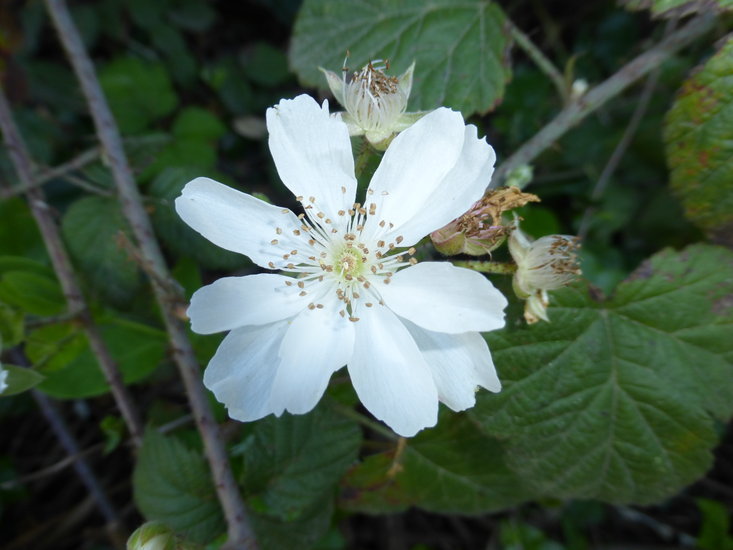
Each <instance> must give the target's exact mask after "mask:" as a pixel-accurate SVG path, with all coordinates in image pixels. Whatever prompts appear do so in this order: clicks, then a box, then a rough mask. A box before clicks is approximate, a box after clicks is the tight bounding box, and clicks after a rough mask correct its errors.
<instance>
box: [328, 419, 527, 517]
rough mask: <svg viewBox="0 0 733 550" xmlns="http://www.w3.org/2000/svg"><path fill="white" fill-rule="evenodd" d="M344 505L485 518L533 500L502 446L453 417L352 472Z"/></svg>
mask: <svg viewBox="0 0 733 550" xmlns="http://www.w3.org/2000/svg"><path fill="white" fill-rule="evenodd" d="M342 485H343V487H342V492H341V494H342V496H341V500H340V505H341V506H343V507H346V508H347V509H350V510H355V511H357V510H358V511H362V512H368V513H384V512H385V511H392V512H397V511H401V510H404V509H405V508H407V507H408V506H419V507H420V508H423V509H425V510H430V511H433V512H440V513H449V514H479V513H485V512H489V511H492V510H500V509H503V508H509V507H511V506H514V505H516V504H518V503H520V502H522V501H525V500H529V499H530V498H531V497H532V495H531V494H530V493H529V492H528V490H527V488H526V486H525V485H524V483H523V482H522V480H521V478H520V477H518V476H516V475H515V474H514V473H513V472H512V471H511V470H510V469H509V467H508V466H507V462H506V457H505V452H504V450H503V449H502V447H501V445H500V444H499V442H498V441H497V440H495V439H493V438H491V437H487V436H486V435H484V434H482V433H481V432H480V431H479V430H478V429H477V428H476V426H475V425H474V424H473V423H471V422H470V421H469V420H468V419H467V418H466V417H465V416H464V415H457V414H453V413H448V414H445V415H442V416H441V420H440V422H439V423H438V426H437V427H435V428H432V429H430V430H425V431H423V432H421V433H420V434H418V435H417V437H415V438H413V439H409V440H407V442H406V448H405V449H404V451H400V450H399V448H396V449H393V450H391V451H388V452H386V453H380V454H376V455H371V456H369V457H368V458H367V459H366V460H365V461H364V462H363V463H362V464H360V465H359V466H358V467H356V468H353V469H352V470H351V471H349V473H348V475H347V476H346V478H345V480H344V482H343V483H342Z"/></svg>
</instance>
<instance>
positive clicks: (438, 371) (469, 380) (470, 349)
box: [403, 320, 501, 411]
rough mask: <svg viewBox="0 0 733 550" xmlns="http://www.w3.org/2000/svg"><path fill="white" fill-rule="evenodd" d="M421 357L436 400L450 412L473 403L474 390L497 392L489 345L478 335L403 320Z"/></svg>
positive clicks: (497, 379)
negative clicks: (437, 328)
mask: <svg viewBox="0 0 733 550" xmlns="http://www.w3.org/2000/svg"><path fill="white" fill-rule="evenodd" d="M403 322H404V323H405V326H406V327H407V329H408V330H409V331H410V334H411V335H412V337H413V338H414V339H415V343H416V344H417V347H418V348H420V351H421V352H422V354H423V357H424V358H425V361H426V362H427V364H428V366H429V367H430V370H431V372H432V374H433V380H435V385H436V386H437V388H438V396H439V397H440V400H441V401H442V402H443V403H445V404H446V405H448V407H450V408H451V409H453V410H454V411H463V410H465V409H468V408H470V407H473V406H474V405H475V404H476V388H477V386H482V387H484V388H486V389H487V390H489V391H492V392H498V391H500V390H501V382H499V377H498V376H497V375H496V369H495V368H494V362H493V361H492V359H491V353H490V352H489V346H488V345H487V344H486V340H484V339H483V337H482V336H481V335H480V334H479V333H478V332H464V333H463V334H445V333H442V332H433V331H431V330H425V329H422V328H420V327H418V326H417V325H415V324H413V323H411V322H410V321H407V320H403Z"/></svg>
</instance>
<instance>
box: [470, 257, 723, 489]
mask: <svg viewBox="0 0 733 550" xmlns="http://www.w3.org/2000/svg"><path fill="white" fill-rule="evenodd" d="M731 269H733V254H732V253H731V252H728V251H726V250H724V249H722V248H719V247H713V246H706V245H698V246H692V247H690V248H688V249H686V250H684V251H682V252H674V251H672V250H665V251H662V252H660V253H659V254H657V255H655V256H653V257H652V258H651V259H650V260H648V261H647V262H645V263H644V264H643V265H642V266H640V267H639V268H638V269H637V270H636V272H635V273H634V274H633V275H632V276H631V277H630V278H629V279H628V280H626V281H625V282H623V283H622V284H620V285H619V286H618V288H617V289H616V294H615V296H613V297H612V298H610V299H608V300H605V301H600V300H598V299H597V297H594V296H593V294H592V293H591V291H590V289H587V288H583V287H581V286H576V287H574V288H568V289H564V290H562V291H558V292H556V293H554V294H553V306H554V307H551V308H550V311H549V314H550V319H551V321H552V322H551V323H542V324H538V325H534V326H531V327H525V328H521V329H516V330H506V329H505V330H504V331H502V332H492V333H489V334H488V339H489V343H490V346H491V349H492V353H493V356H494V359H495V361H496V364H497V368H498V370H499V373H500V377H501V379H502V381H503V382H504V383H505V389H504V390H503V391H502V392H501V393H500V394H497V395H493V394H492V395H488V394H481V395H480V396H479V397H480V399H479V402H478V404H477V406H476V408H475V409H474V410H473V411H472V415H473V417H474V418H476V419H477V420H478V421H479V422H480V424H481V426H482V428H483V429H484V430H485V431H486V432H487V433H489V434H492V435H495V436H497V437H499V438H500V439H502V444H503V445H504V447H505V448H506V449H507V462H508V464H509V465H510V466H511V468H512V469H513V470H514V471H515V472H516V473H517V474H518V475H520V476H521V477H522V478H523V479H524V480H525V481H526V482H527V483H529V484H530V485H531V486H533V487H534V488H535V489H537V490H538V491H541V492H542V493H544V494H546V495H552V496H554V497H560V498H594V499H599V500H604V501H608V502H613V503H623V502H635V503H650V502H655V501H658V500H660V499H663V498H665V497H668V496H670V495H672V494H674V493H675V492H677V491H679V490H680V488H681V487H683V486H685V485H687V484H688V483H691V482H692V481H694V480H695V479H697V478H698V477H700V476H701V475H702V474H703V473H704V472H705V471H706V469H707V468H708V467H709V466H710V463H711V459H712V457H711V453H710V451H711V449H712V447H713V446H714V445H715V443H716V437H715V433H714V431H713V419H719V420H721V421H727V420H728V418H729V417H730V415H731V413H733V376H732V374H733V365H731V359H732V358H733V354H731V352H732V351H733V323H732V322H731V321H733V307H732V306H731V304H732V303H733V302H731V296H732V295H733V279H731V277H730V272H731Z"/></svg>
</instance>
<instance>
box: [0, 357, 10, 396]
mask: <svg viewBox="0 0 733 550" xmlns="http://www.w3.org/2000/svg"><path fill="white" fill-rule="evenodd" d="M7 387H8V371H7V370H5V369H4V368H3V365H2V363H0V393H3V392H4V391H5V390H6V389H7Z"/></svg>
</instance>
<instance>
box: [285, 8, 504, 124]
mask: <svg viewBox="0 0 733 550" xmlns="http://www.w3.org/2000/svg"><path fill="white" fill-rule="evenodd" d="M508 46H509V40H508V38H507V34H506V31H505V29H504V12H502V10H501V8H500V7H499V6H498V4H497V3H495V2H490V1H486V0H468V1H466V2H461V3H456V2H454V1H453V0H435V1H433V2H423V1H422V0H406V1H403V2H392V1H390V0H360V1H358V2H352V1H348V0H305V2H304V3H303V6H302V8H301V10H300V13H299V14H298V19H297V20H296V23H295V30H294V34H293V42H292V47H291V50H290V66H291V67H293V68H294V70H295V72H296V73H297V74H298V76H299V77H300V79H301V80H302V82H303V83H304V84H306V85H308V86H317V87H319V88H322V89H325V88H326V81H325V79H324V77H323V74H322V73H321V72H320V71H319V70H318V67H324V68H326V69H329V70H332V71H337V70H339V69H340V68H341V66H342V64H343V60H344V55H345V54H346V52H347V51H348V52H350V54H351V57H350V58H349V59H348V61H347V62H348V65H349V68H350V69H351V70H352V71H353V70H357V69H359V68H361V66H362V65H365V64H366V63H368V62H369V61H370V60H374V59H377V58H381V59H388V60H389V61H390V63H391V65H393V67H392V69H391V70H390V74H395V75H399V74H401V73H402V72H403V71H405V70H406V69H407V68H408V67H409V66H410V64H411V63H412V62H413V61H415V62H416V65H415V81H414V84H413V86H412V94H411V96H410V110H426V109H435V108H437V107H439V106H441V105H445V106H448V107H452V108H454V109H458V110H460V111H462V112H463V114H464V115H466V116H467V115H470V114H471V113H475V112H479V113H485V112H487V111H490V110H491V109H492V108H493V107H495V106H496V105H497V104H498V103H499V102H500V101H501V98H502V97H503V95H504V86H505V84H506V82H507V81H508V80H509V78H510V76H511V72H510V69H509V61H508V56H507V49H508Z"/></svg>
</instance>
